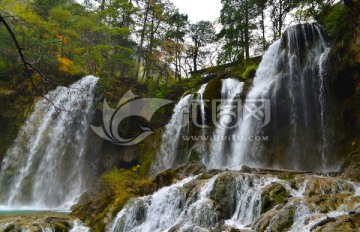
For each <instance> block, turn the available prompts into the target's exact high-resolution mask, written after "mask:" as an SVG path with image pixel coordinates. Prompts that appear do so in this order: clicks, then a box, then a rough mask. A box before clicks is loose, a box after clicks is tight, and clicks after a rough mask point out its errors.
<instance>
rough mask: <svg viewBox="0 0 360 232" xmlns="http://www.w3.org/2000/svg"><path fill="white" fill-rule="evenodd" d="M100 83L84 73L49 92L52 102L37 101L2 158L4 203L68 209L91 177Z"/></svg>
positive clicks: (0, 178) (1, 195)
mask: <svg viewBox="0 0 360 232" xmlns="http://www.w3.org/2000/svg"><path fill="white" fill-rule="evenodd" d="M97 81H98V78H96V77H94V76H87V77H84V78H83V79H81V80H80V81H78V82H76V83H74V84H72V85H71V86H70V87H68V88H67V87H61V86H59V87H57V88H56V89H55V90H53V91H51V92H49V93H48V94H46V97H47V98H48V99H50V100H51V101H52V104H51V103H49V102H48V101H46V100H45V99H42V100H39V101H38V102H36V104H35V106H34V111H33V112H32V113H31V115H30V116H29V117H28V119H27V120H26V122H25V124H24V125H23V126H22V128H21V130H20V132H19V134H18V137H17V139H16V140H15V141H14V143H13V145H12V147H11V148H10V149H9V150H8V151H7V154H6V156H5V158H4V160H3V164H2V169H1V173H0V183H1V185H0V205H4V206H5V207H8V208H10V209H11V208H32V209H40V208H41V209H43V208H45V209H52V208H60V209H66V208H68V207H69V206H70V205H71V204H73V203H75V202H74V201H75V200H76V197H78V196H79V195H80V194H81V193H82V192H83V191H84V190H85V188H86V186H87V185H88V183H89V181H90V180H92V179H93V174H92V173H94V172H93V170H92V169H91V167H90V165H89V163H90V162H88V160H87V159H86V158H87V157H86V156H87V154H88V153H89V151H88V150H87V140H88V136H89V125H90V119H91V112H93V109H92V106H93V102H94V94H95V87H96V84H97ZM53 104H54V105H55V106H56V107H57V108H55V107H54V106H53Z"/></svg>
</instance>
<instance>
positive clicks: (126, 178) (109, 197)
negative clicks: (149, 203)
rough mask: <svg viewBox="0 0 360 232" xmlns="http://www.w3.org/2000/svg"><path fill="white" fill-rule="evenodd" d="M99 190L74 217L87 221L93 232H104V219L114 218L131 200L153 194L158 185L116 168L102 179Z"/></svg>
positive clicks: (128, 171)
mask: <svg viewBox="0 0 360 232" xmlns="http://www.w3.org/2000/svg"><path fill="white" fill-rule="evenodd" d="M97 188H98V189H99V191H100V193H99V194H98V196H97V197H96V198H94V199H92V200H90V201H89V202H88V203H85V204H83V205H80V206H78V207H76V208H75V209H74V210H73V212H72V215H73V216H75V217H78V218H79V219H81V220H83V221H85V222H86V223H87V224H88V225H89V226H90V227H91V228H92V230H93V231H104V229H105V222H104V219H105V218H106V217H107V215H108V214H109V213H110V215H111V216H112V217H114V216H115V215H116V214H117V213H118V212H119V211H120V210H121V209H122V208H123V207H124V205H125V204H126V203H127V202H128V201H129V200H130V199H131V198H135V197H140V196H145V195H149V194H151V193H153V192H154V191H155V190H156V184H155V183H154V182H153V180H152V179H146V178H144V177H142V176H140V175H139V174H138V173H137V171H131V170H126V169H117V168H114V169H113V170H112V171H110V172H108V173H106V174H104V175H103V176H102V177H100V179H99V181H98V187H97Z"/></svg>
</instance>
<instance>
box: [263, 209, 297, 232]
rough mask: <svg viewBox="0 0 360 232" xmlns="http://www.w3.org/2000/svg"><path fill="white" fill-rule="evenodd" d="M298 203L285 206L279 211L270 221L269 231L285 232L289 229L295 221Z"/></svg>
mask: <svg viewBox="0 0 360 232" xmlns="http://www.w3.org/2000/svg"><path fill="white" fill-rule="evenodd" d="M295 211H296V205H289V206H287V207H283V208H282V209H280V210H279V211H278V213H277V214H276V215H275V217H274V218H272V220H271V223H270V225H269V226H270V228H269V231H271V232H285V231H288V230H289V229H290V228H291V226H292V225H293V223H294V217H295Z"/></svg>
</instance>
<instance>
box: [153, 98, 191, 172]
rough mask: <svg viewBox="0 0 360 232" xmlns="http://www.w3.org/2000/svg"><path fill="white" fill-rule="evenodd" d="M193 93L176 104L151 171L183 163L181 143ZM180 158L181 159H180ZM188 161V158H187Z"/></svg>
mask: <svg viewBox="0 0 360 232" xmlns="http://www.w3.org/2000/svg"><path fill="white" fill-rule="evenodd" d="M191 98H192V95H191V94H189V95H186V96H185V97H183V98H181V99H180V101H179V103H178V104H176V106H175V108H174V110H173V115H172V117H171V119H170V122H169V123H168V124H167V125H166V127H165V131H164V133H163V136H162V141H161V147H160V150H159V151H158V153H157V155H156V160H155V161H154V164H153V165H152V167H151V171H150V172H151V173H152V174H157V173H159V172H161V171H164V170H166V169H168V168H171V167H173V166H174V165H176V164H179V163H181V159H183V157H179V150H178V149H179V145H180V143H181V141H182V139H181V135H182V134H183V133H182V132H183V130H184V129H185V130H186V129H187V128H184V127H186V126H188V125H189V114H190V112H189V107H190V104H191ZM179 159H180V161H179ZM185 162H186V160H185Z"/></svg>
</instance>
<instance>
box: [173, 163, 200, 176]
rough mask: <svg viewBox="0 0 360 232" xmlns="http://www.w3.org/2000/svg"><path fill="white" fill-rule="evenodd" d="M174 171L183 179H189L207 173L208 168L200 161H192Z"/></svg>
mask: <svg viewBox="0 0 360 232" xmlns="http://www.w3.org/2000/svg"><path fill="white" fill-rule="evenodd" d="M174 171H175V172H176V173H177V174H178V175H179V176H180V177H181V178H185V177H189V176H195V175H199V174H201V173H204V172H206V167H205V165H204V164H202V163H200V162H198V161H191V162H189V163H187V164H185V165H182V166H179V167H177V168H176V169H174Z"/></svg>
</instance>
